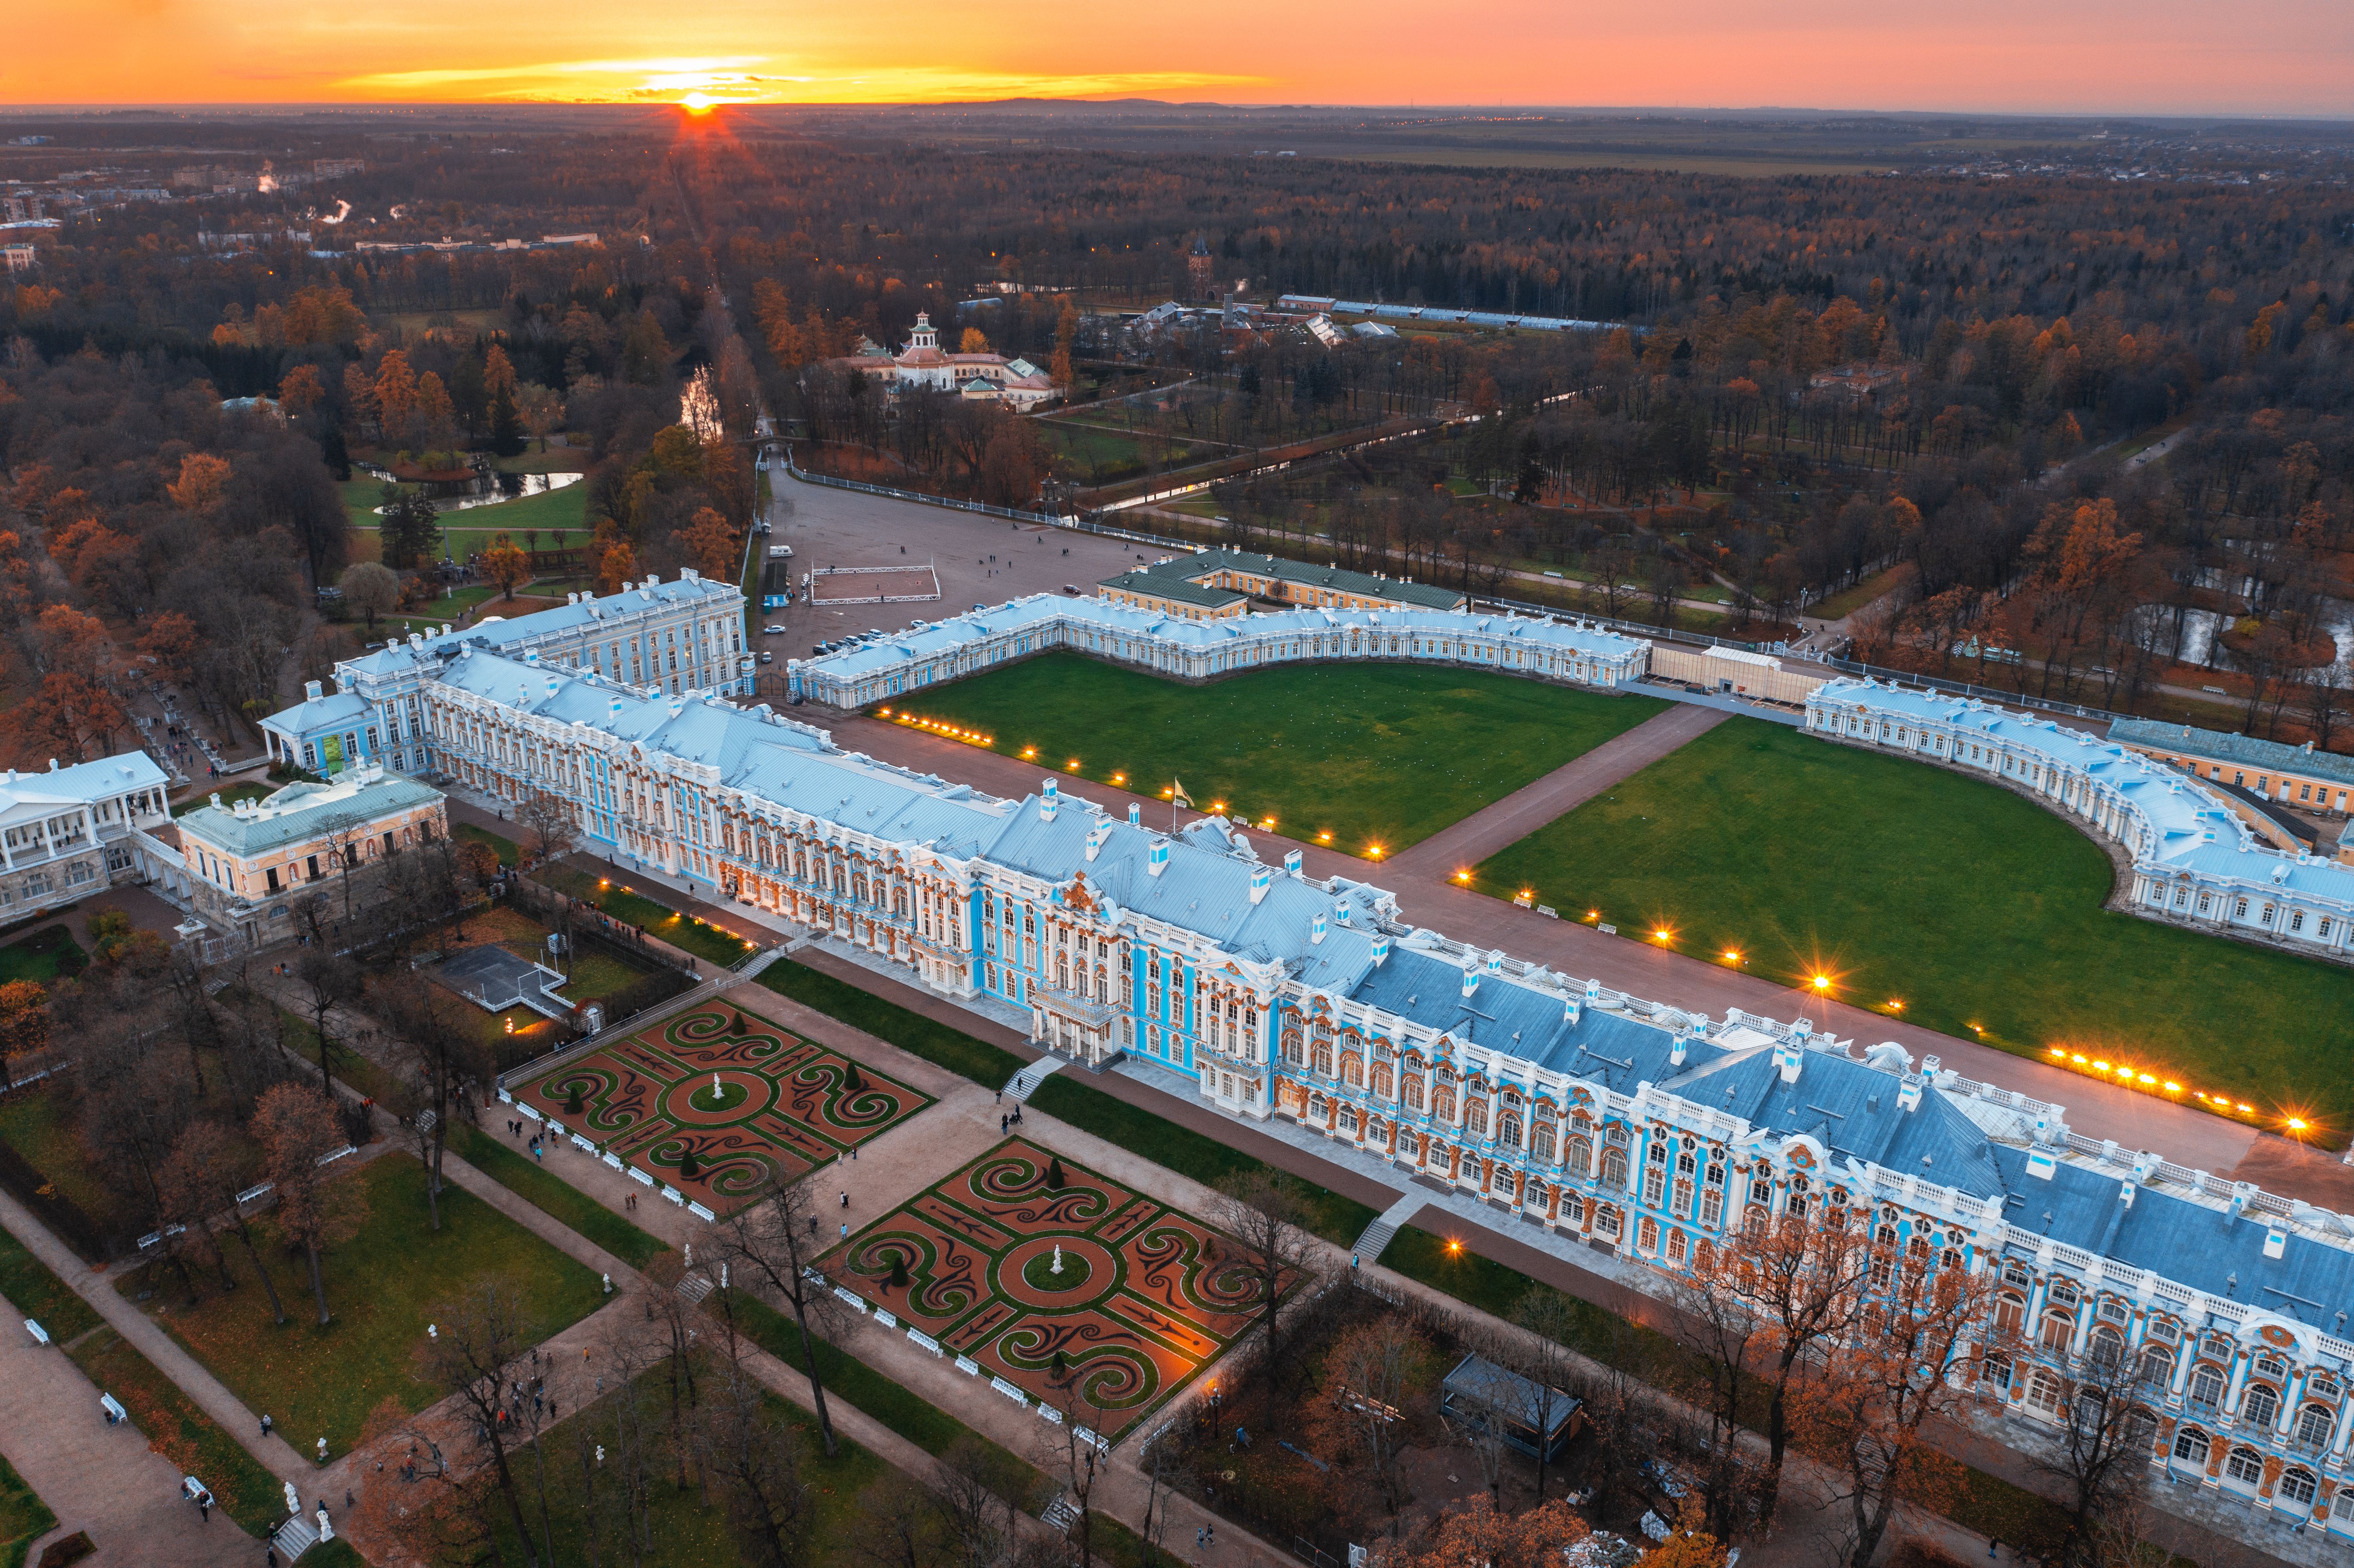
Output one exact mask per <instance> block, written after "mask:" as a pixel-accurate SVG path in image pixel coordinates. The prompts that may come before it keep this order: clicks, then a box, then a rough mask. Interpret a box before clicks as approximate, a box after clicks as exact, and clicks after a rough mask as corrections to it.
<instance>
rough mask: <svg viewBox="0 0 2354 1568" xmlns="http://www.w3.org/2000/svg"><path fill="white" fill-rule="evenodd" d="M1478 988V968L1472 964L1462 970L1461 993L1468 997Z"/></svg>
mask: <svg viewBox="0 0 2354 1568" xmlns="http://www.w3.org/2000/svg"><path fill="white" fill-rule="evenodd" d="M1478 990H1479V967H1478V966H1477V965H1474V966H1472V967H1471V968H1469V969H1465V970H1464V971H1463V994H1464V995H1465V996H1467V997H1468V996H1469V995H1470V994H1471V993H1472V992H1473V991H1478Z"/></svg>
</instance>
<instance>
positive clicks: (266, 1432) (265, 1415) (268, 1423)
mask: <svg viewBox="0 0 2354 1568" xmlns="http://www.w3.org/2000/svg"><path fill="white" fill-rule="evenodd" d="M275 1425H278V1424H277V1423H276V1422H274V1421H272V1420H270V1412H268V1411H266V1410H265V1411H263V1412H262V1413H261V1435H262V1436H264V1437H267V1436H270V1428H271V1427H272V1426H275Z"/></svg>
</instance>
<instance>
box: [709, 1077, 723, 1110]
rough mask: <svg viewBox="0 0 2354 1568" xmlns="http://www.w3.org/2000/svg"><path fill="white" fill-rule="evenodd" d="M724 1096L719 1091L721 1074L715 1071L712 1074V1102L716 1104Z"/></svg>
mask: <svg viewBox="0 0 2354 1568" xmlns="http://www.w3.org/2000/svg"><path fill="white" fill-rule="evenodd" d="M721 1098H722V1096H721V1095H720V1093H719V1075H718V1074H716V1073H714V1074H712V1075H711V1103H712V1104H713V1105H715V1106H716V1105H717V1104H719V1103H720V1100H721Z"/></svg>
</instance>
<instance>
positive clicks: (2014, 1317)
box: [1994, 1291, 2027, 1334]
mask: <svg viewBox="0 0 2354 1568" xmlns="http://www.w3.org/2000/svg"><path fill="white" fill-rule="evenodd" d="M2026 1321H2027V1303H2026V1302H2025V1301H2024V1300H2023V1299H2021V1298H2019V1297H2017V1296H2013V1295H2011V1294H2010V1293H2009V1291H2005V1292H2004V1293H2003V1294H2002V1295H2000V1296H1998V1297H1996V1298H1994V1326H1995V1327H1996V1328H1997V1329H1999V1330H2001V1331H2002V1332H2003V1333H2006V1334H2016V1333H2017V1332H2019V1330H2020V1325H2022V1324H2024V1323H2025V1322H2026Z"/></svg>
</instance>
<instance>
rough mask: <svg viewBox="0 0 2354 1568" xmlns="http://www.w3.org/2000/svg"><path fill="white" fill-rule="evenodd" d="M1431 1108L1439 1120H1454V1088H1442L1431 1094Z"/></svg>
mask: <svg viewBox="0 0 2354 1568" xmlns="http://www.w3.org/2000/svg"><path fill="white" fill-rule="evenodd" d="M1430 1108H1431V1111H1432V1113H1433V1114H1434V1115H1436V1116H1437V1118H1438V1119H1439V1120H1441V1121H1453V1120H1454V1119H1455V1091H1454V1090H1453V1089H1448V1088H1441V1089H1440V1090H1439V1091H1438V1092H1437V1094H1435V1095H1433V1096H1431V1097H1430Z"/></svg>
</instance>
